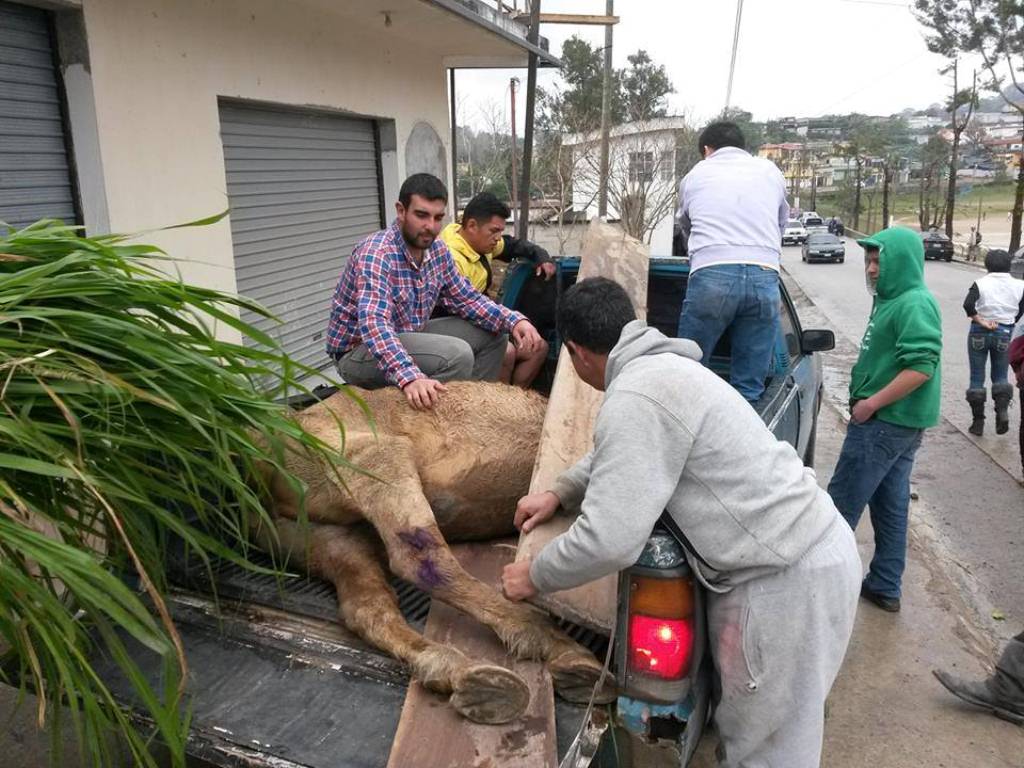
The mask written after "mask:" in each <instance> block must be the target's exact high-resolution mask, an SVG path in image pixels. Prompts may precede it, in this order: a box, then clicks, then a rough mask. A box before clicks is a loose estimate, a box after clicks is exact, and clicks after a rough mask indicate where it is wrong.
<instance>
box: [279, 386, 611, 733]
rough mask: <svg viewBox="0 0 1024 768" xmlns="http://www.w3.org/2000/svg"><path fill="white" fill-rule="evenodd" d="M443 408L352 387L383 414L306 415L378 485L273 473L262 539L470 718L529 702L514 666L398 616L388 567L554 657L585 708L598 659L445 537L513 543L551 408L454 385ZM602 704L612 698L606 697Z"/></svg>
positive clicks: (512, 644)
mask: <svg viewBox="0 0 1024 768" xmlns="http://www.w3.org/2000/svg"><path fill="white" fill-rule="evenodd" d="M447 388H448V392H447V394H446V395H445V396H444V398H443V399H442V401H441V403H440V405H438V406H437V407H436V408H435V409H434V410H432V411H427V412H421V411H415V410H413V409H411V408H410V407H409V405H408V403H407V402H406V400H405V397H404V396H403V395H402V393H401V392H400V391H398V390H397V389H395V388H391V387H389V388H386V389H379V390H374V391H362V390H356V394H358V395H359V397H360V398H362V400H363V401H364V402H365V403H366V405H367V406H368V408H369V410H370V413H372V414H373V419H374V422H375V427H376V433H374V431H373V429H372V428H371V426H370V424H369V422H368V420H367V417H366V415H365V413H364V412H363V410H362V409H361V408H360V407H359V405H358V404H357V403H355V402H354V401H353V400H352V399H351V398H350V397H348V396H346V395H345V394H344V393H338V394H335V395H333V396H331V397H330V398H328V399H326V400H324V401H323V402H321V403H318V404H316V405H314V406H312V407H311V408H309V409H307V410H305V411H303V412H302V413H300V414H298V415H297V417H296V418H297V419H298V421H299V422H301V424H302V426H303V427H304V428H305V429H306V430H307V431H309V432H312V433H314V434H316V435H317V436H319V437H320V438H321V439H322V440H324V441H325V442H326V443H327V444H329V445H331V446H332V447H334V448H339V447H340V446H341V442H342V440H341V434H340V431H339V428H338V422H339V421H340V422H341V423H342V424H343V425H344V426H345V432H346V434H345V439H344V454H345V456H346V458H347V459H348V461H350V462H351V463H352V464H353V465H355V466H357V467H360V468H363V469H364V470H368V472H369V473H372V475H373V476H372V477H371V476H370V475H368V474H366V473H360V472H357V471H354V470H350V469H344V468H343V469H340V470H339V471H338V472H337V473H336V472H335V471H333V470H332V469H331V468H329V467H324V466H323V465H322V464H319V463H318V462H317V461H315V460H313V459H312V458H310V456H309V455H308V454H306V453H304V452H299V451H290V452H289V455H288V458H287V466H288V469H289V471H290V472H292V473H293V474H294V475H295V476H297V477H298V478H299V479H300V480H301V481H302V482H303V483H304V485H305V487H306V498H305V505H306V506H305V514H306V515H307V516H308V520H309V522H308V524H307V523H299V522H297V520H298V518H299V514H300V513H299V505H300V497H299V495H298V493H297V492H296V490H295V489H294V487H293V486H292V485H290V484H289V483H288V482H286V480H285V479H284V478H283V477H282V476H281V475H279V474H273V473H272V474H271V475H270V476H269V477H268V478H267V485H268V488H269V491H270V512H271V515H272V517H273V519H274V522H275V525H276V529H277V536H276V537H274V536H267V535H265V534H266V532H264V535H262V536H260V537H259V538H260V542H261V544H262V545H263V546H265V547H267V548H276V549H277V550H278V553H279V554H284V555H287V556H288V557H290V562H291V563H292V564H297V565H299V567H304V568H305V569H306V570H307V571H308V572H309V573H310V574H311V575H313V576H316V577H319V578H321V579H324V580H326V581H330V582H332V583H334V585H335V586H336V588H337V592H338V612H339V615H340V618H341V620H342V621H343V622H344V624H345V625H346V626H347V627H348V628H349V629H350V630H352V631H353V632H355V633H356V634H358V635H359V636H360V637H362V638H363V639H364V640H366V641H367V642H368V643H370V644H372V645H374V646H376V647H377V648H380V649H381V650H384V651H386V652H387V653H389V654H391V655H392V656H395V657H396V658H398V659H400V660H402V661H404V662H405V663H406V664H408V665H409V668H410V670H411V673H412V676H413V677H414V678H415V679H417V680H419V681H420V682H421V683H422V684H423V685H424V686H425V687H426V688H428V689H429V690H431V691H434V692H436V693H438V694H442V695H445V694H450V703H451V705H452V706H453V707H455V709H456V710H457V711H458V712H460V713H461V714H462V715H464V716H465V717H467V718H469V719H470V720H474V721H476V722H481V723H502V722H508V721H510V720H514V719H516V718H518V717H520V716H521V715H522V714H523V713H524V712H525V710H526V706H527V704H528V703H529V690H528V688H527V685H526V683H525V682H524V681H523V680H522V679H521V678H520V677H519V676H518V675H516V674H515V673H513V672H512V671H510V670H508V669H506V668H504V667H501V666H496V665H494V664H485V663H481V662H478V661H475V660H473V659H471V658H468V657H466V656H465V655H464V654H463V653H462V652H460V651H459V650H457V649H455V648H450V647H447V646H443V645H440V644H438V643H435V642H432V641H430V640H427V639H426V638H424V637H423V636H422V635H421V634H420V633H418V632H416V631H415V630H414V629H412V628H411V627H410V626H409V625H408V624H407V623H406V621H405V619H404V618H403V617H402V614H401V613H400V611H399V608H398V598H397V596H396V595H395V592H394V590H393V589H392V588H391V585H390V583H389V577H388V571H390V572H391V573H394V574H395V575H397V576H399V577H401V578H403V579H405V580H406V581H409V582H412V583H414V584H416V585H417V586H418V587H420V588H421V589H423V590H424V591H426V592H428V593H429V594H430V595H431V597H432V598H433V599H435V600H442V601H444V602H445V603H448V604H449V605H451V606H454V607H455V608H458V609H460V610H462V611H464V612H465V613H467V614H469V615H470V616H472V617H474V618H475V619H477V620H478V621H481V622H483V623H484V624H486V625H487V626H489V627H490V628H491V629H493V630H494V632H495V633H496V634H497V635H498V637H499V638H500V639H501V641H502V642H503V643H504V644H505V646H506V647H507V648H508V649H509V651H510V652H511V653H512V654H513V655H514V656H516V657H517V658H521V659H540V660H544V661H546V662H547V665H548V669H549V670H550V673H551V676H552V679H553V681H554V685H555V690H556V691H557V692H558V693H559V695H561V696H562V697H563V698H565V699H568V700H570V701H586V700H587V699H588V698H589V696H590V694H591V691H592V689H593V688H594V685H595V684H596V682H597V681H598V679H599V677H600V675H601V664H600V663H599V662H598V660H597V659H596V658H595V657H594V655H593V654H592V653H591V652H590V651H588V650H587V649H586V648H584V647H583V646H581V645H579V644H578V643H576V642H575V641H574V640H572V639H571V638H570V637H569V636H568V635H566V634H565V633H564V632H562V631H560V630H559V629H558V628H557V627H555V625H554V624H553V623H552V622H551V621H550V620H549V619H548V618H547V616H545V615H543V614H541V613H540V612H539V611H538V610H537V609H535V608H532V607H530V606H527V605H524V604H519V603H512V602H509V601H508V600H506V599H505V598H504V597H503V596H502V595H501V594H500V593H499V592H498V591H496V590H495V589H493V588H492V587H490V586H488V585H486V584H483V583H482V582H480V581H478V580H477V579H475V578H473V577H472V576H470V575H469V574H468V573H466V572H465V571H464V570H463V569H462V567H461V566H460V565H459V563H458V562H457V561H456V559H455V557H454V556H453V555H452V553H451V550H450V549H449V548H448V542H449V541H470V540H481V539H492V538H498V537H503V536H508V535H510V534H513V533H514V532H515V529H514V526H513V524H512V520H513V515H514V512H515V506H516V502H517V501H518V499H519V497H521V496H522V495H524V494H525V493H526V492H527V489H528V487H529V484H530V477H531V473H532V471H533V464H534V457H535V456H536V453H537V443H538V440H539V438H540V432H541V424H542V422H543V419H544V411H545V408H546V401H545V399H544V398H543V397H541V396H540V395H538V394H536V393H533V392H528V391H524V390H522V389H518V388H514V387H509V386H506V385H503V384H491V383H483V382H456V383H450V384H448V385H447ZM601 693H602V694H603V695H601V696H599V698H600V699H602V700H605V701H607V700H610V698H611V697H612V695H613V694H612V692H611V691H610V688H609V689H602V692H601Z"/></svg>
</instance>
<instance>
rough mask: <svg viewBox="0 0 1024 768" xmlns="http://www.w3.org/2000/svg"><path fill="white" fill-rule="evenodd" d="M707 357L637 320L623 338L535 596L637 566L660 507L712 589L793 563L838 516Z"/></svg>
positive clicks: (569, 478) (563, 485) (538, 564)
mask: <svg viewBox="0 0 1024 768" xmlns="http://www.w3.org/2000/svg"><path fill="white" fill-rule="evenodd" d="M700 358H701V353H700V348H699V347H698V346H697V345H696V344H695V343H694V342H692V341H689V340H686V339H670V338H668V337H666V336H664V335H663V334H662V333H660V332H659V331H658V330H656V329H654V328H648V327H647V326H646V325H644V324H643V323H642V322H641V321H634V322H632V323H630V324H629V325H627V326H626V327H625V328H624V329H623V330H622V336H621V337H620V339H619V343H618V344H616V345H615V348H614V349H613V350H612V352H611V354H610V355H609V358H608V368H607V371H606V374H605V378H606V382H605V383H606V385H607V389H606V393H605V397H604V401H603V403H602V404H601V410H600V411H599V412H598V415H597V423H596V426H595V428H594V449H593V450H592V451H591V452H590V453H588V454H587V455H586V456H585V457H584V458H583V459H581V460H580V461H579V463H577V464H576V465H575V466H574V467H572V468H570V469H569V470H567V471H566V472H565V473H564V474H562V475H561V476H560V477H559V478H558V480H556V481H555V486H554V488H552V489H551V490H553V491H554V492H555V494H557V495H558V497H559V499H561V501H562V506H563V507H566V508H568V509H575V508H576V507H579V506H580V505H581V504H582V508H581V512H580V515H579V517H577V519H576V521H575V522H574V523H573V524H572V526H571V527H570V528H569V530H567V531H566V532H565V533H564V534H562V535H561V536H559V537H558V538H556V539H554V540H552V541H551V542H550V543H549V544H548V545H547V546H546V547H544V549H543V550H541V552H540V553H539V554H538V555H537V558H536V559H535V560H534V562H533V565H532V566H531V567H530V577H531V578H532V580H533V583H534V584H535V585H536V586H537V588H538V589H539V590H541V591H542V592H555V591H558V590H561V589H569V588H570V587H575V586H579V585H580V584H584V583H586V582H589V581H593V580H594V579H597V578H600V577H601V576H604V575H606V574H609V573H615V572H616V571H620V570H622V569H623V568H628V567H629V566H631V565H633V563H635V562H636V560H637V558H638V557H639V556H640V552H641V551H642V549H643V546H644V543H645V542H646V541H647V538H648V536H650V533H651V530H652V529H653V528H654V524H655V523H656V522H657V520H658V518H659V516H660V515H661V513H662V511H665V510H667V511H668V513H669V514H670V515H671V516H672V518H673V519H674V520H675V522H676V524H677V525H678V526H679V528H680V530H681V531H682V532H683V534H684V536H685V537H686V538H687V539H688V540H689V546H688V559H689V561H690V565H691V566H692V567H693V568H694V570H695V571H697V574H698V577H699V578H700V580H701V581H702V582H703V583H704V584H705V586H707V587H708V588H709V589H712V590H714V591H717V592H725V591H728V590H729V589H730V588H732V587H733V586H735V585H737V584H740V583H742V582H744V581H748V580H750V579H752V578H756V577H758V576H761V575H765V574H769V573H774V572H776V571H779V570H781V569H784V568H786V567H787V566H789V565H791V564H793V563H794V562H796V561H797V560H799V559H800V557H801V556H802V555H803V554H804V553H805V552H806V551H807V550H808V549H810V548H811V547H812V546H814V545H815V544H816V543H817V542H818V541H820V540H821V539H822V538H823V537H824V536H825V535H826V533H827V532H828V531H829V529H830V528H831V526H832V525H833V524H835V523H836V521H838V520H840V517H839V513H838V512H837V511H836V508H835V505H833V503H832V499H831V498H829V496H828V494H827V493H825V491H823V490H822V489H821V488H820V487H819V486H818V483H817V480H816V478H815V476H814V472H813V471H812V470H810V469H807V468H806V467H804V465H803V462H802V461H801V460H800V457H799V456H797V454H796V451H795V450H794V449H793V447H792V446H791V445H789V444H788V443H785V442H782V441H780V440H778V439H776V438H775V436H774V435H773V434H772V433H771V432H769V431H768V428H767V427H766V426H765V424H764V422H763V421H762V420H761V418H760V416H758V414H757V413H756V412H755V411H754V409H753V408H751V407H750V406H749V405H748V404H747V402H746V401H745V400H744V399H743V398H742V397H741V396H740V395H739V394H738V393H737V392H736V391H735V390H734V389H733V388H732V387H731V386H729V384H728V383H726V382H725V381H723V380H722V379H721V378H719V377H718V376H716V375H715V374H714V373H712V372H711V371H709V370H708V369H707V368H705V367H704V366H702V365H701V364H700Z"/></svg>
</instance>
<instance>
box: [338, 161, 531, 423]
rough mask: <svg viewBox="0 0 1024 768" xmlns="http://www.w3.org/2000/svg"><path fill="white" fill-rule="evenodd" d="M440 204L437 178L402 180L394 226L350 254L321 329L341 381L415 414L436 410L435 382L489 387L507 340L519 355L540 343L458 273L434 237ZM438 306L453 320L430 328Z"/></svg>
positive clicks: (443, 201)
mask: <svg viewBox="0 0 1024 768" xmlns="http://www.w3.org/2000/svg"><path fill="white" fill-rule="evenodd" d="M447 202H448V190H447V189H446V188H445V186H444V184H443V183H442V182H441V180H440V179H438V178H437V177H435V176H431V175H430V174H429V173H417V174H414V175H412V176H410V177H409V178H408V179H406V180H405V183H404V184H402V188H401V190H400V191H399V194H398V203H397V204H396V205H395V209H396V211H397V212H398V216H397V217H396V219H395V221H394V223H392V225H391V226H390V227H388V228H387V229H384V230H381V231H380V232H375V233H374V234H372V235H370V236H369V237H367V238H366V239H365V240H363V241H362V242H361V243H359V245H357V246H356V248H355V250H354V251H353V252H352V257H351V258H350V259H349V261H348V264H347V265H346V267H345V271H344V272H343V273H342V275H341V279H340V280H338V287H337V289H336V290H335V292H334V301H333V302H332V305H331V319H330V322H329V324H328V326H327V353H328V354H329V355H331V357H333V358H334V360H335V365H336V366H337V368H338V373H339V374H340V375H341V377H342V378H343V379H344V380H345V381H346V382H347V383H349V384H353V385H355V386H357V387H364V388H366V389H375V388H378V387H383V386H385V385H387V384H393V385H395V386H397V387H399V388H400V389H401V390H402V391H403V392H404V393H405V396H406V399H407V400H408V401H409V404H410V405H411V406H412V407H414V408H417V409H427V408H432V407H433V406H434V405H435V404H436V403H437V402H438V400H439V398H440V396H441V395H442V394H443V393H444V392H445V387H444V384H443V383H442V382H445V381H455V380H459V379H475V380H483V381H496V380H497V378H498V372H499V369H500V368H501V363H502V360H503V358H504V355H505V347H506V344H507V343H508V334H511V336H512V342H513V343H514V344H515V345H516V346H517V347H519V348H521V349H523V350H524V351H525V352H532V351H534V350H536V349H537V348H538V347H539V346H540V345H541V344H542V343H543V341H542V340H541V337H540V334H538V333H537V329H536V328H534V327H533V325H532V324H531V323H530V322H529V321H528V320H527V319H526V318H525V317H524V316H523V315H521V314H519V313H518V312H512V311H511V310H509V309H507V308H505V307H503V306H501V305H499V304H495V303H494V302H493V301H491V300H490V299H489V298H487V297H486V296H485V295H483V294H482V293H480V292H479V291H477V290H476V289H475V288H473V286H472V285H471V284H470V282H469V281H468V280H467V279H466V278H465V277H463V276H462V275H461V274H460V273H459V272H458V270H457V269H456V268H455V262H454V261H453V260H452V256H451V254H450V253H449V252H448V248H447V247H446V246H445V245H444V243H443V242H442V241H441V240H440V239H438V234H439V233H440V231H441V222H442V221H443V220H444V215H445V208H446V205H447ZM438 302H440V304H441V306H442V307H444V309H445V310H447V312H448V313H449V314H450V315H451V316H450V317H441V318H436V319H434V320H431V319H430V315H431V313H432V312H433V311H434V307H435V306H436V305H437V303H438Z"/></svg>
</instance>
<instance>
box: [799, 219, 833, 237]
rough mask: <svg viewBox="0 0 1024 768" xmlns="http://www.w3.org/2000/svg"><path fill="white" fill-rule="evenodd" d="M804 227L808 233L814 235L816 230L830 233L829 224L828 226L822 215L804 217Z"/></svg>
mask: <svg viewBox="0 0 1024 768" xmlns="http://www.w3.org/2000/svg"><path fill="white" fill-rule="evenodd" d="M804 229H806V230H807V234H808V235H813V234H814V233H815V232H823V233H825V234H828V226H826V224H825V221H824V219H822V218H821V217H820V216H807V217H805V218H804Z"/></svg>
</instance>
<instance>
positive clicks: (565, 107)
mask: <svg viewBox="0 0 1024 768" xmlns="http://www.w3.org/2000/svg"><path fill="white" fill-rule="evenodd" d="M561 58H562V69H561V71H560V74H561V76H562V80H563V81H564V86H563V87H561V88H555V89H552V90H546V91H543V92H542V93H540V94H539V96H540V98H539V99H538V103H539V105H540V110H539V111H540V113H541V119H540V121H541V125H542V126H546V127H549V128H552V129H555V130H561V131H566V132H572V133H576V132H586V131H594V130H597V129H598V128H600V127H601V93H602V87H603V83H604V74H603V73H604V55H603V53H602V51H601V49H599V48H594V47H592V46H591V45H590V43H588V42H587V41H586V40H583V39H581V38H580V37H577V36H576V35H573V36H572V37H570V38H569V39H568V40H566V41H565V42H564V43H563V44H562V57H561ZM621 77H622V76H621V74H620V73H619V72H613V73H612V78H613V79H612V104H611V116H612V123H613V124H617V123H621V122H622V120H623V117H624V115H625V108H624V106H623V103H622V88H621Z"/></svg>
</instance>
